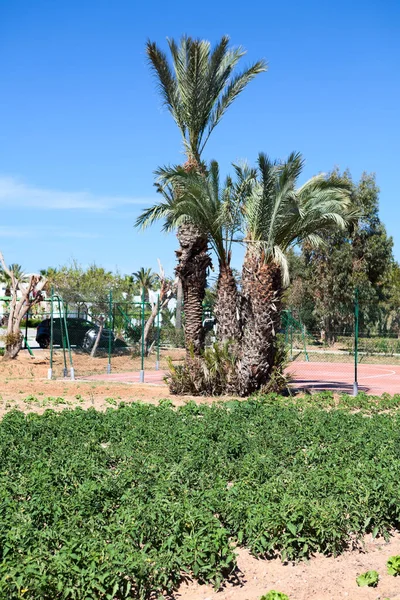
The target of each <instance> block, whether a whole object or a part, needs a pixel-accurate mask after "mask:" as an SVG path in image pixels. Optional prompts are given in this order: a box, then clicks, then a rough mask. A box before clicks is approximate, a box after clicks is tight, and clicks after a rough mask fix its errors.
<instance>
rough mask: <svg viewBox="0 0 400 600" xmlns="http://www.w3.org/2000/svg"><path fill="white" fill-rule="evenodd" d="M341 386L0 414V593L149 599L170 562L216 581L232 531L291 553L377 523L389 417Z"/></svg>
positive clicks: (391, 483) (387, 488)
mask: <svg viewBox="0 0 400 600" xmlns="http://www.w3.org/2000/svg"><path fill="white" fill-rule="evenodd" d="M349 398H350V397H345V398H344V400H343V401H342V403H341V405H340V406H341V408H340V409H339V410H338V409H336V410H330V411H326V410H325V409H324V410H322V409H321V408H318V406H317V405H318V404H320V405H321V407H323V408H325V406H331V405H334V404H335V400H334V398H333V396H332V395H329V394H328V395H327V394H325V395H323V394H322V395H320V396H318V397H317V398H316V399H312V400H308V399H306V400H304V401H301V402H300V405H299V406H297V405H296V404H295V403H294V402H293V401H291V400H287V399H279V398H278V399H277V398H276V397H273V396H270V397H267V398H264V399H262V400H256V399H254V400H248V401H243V402H239V401H234V402H229V403H227V404H225V405H223V406H222V405H221V406H218V405H215V406H211V407H210V406H205V405H204V406H197V405H196V404H194V403H189V404H187V405H186V406H184V407H181V408H178V409H172V408H170V407H169V402H164V403H162V404H161V406H159V407H155V406H151V405H145V404H133V405H131V406H120V407H119V408H118V409H117V410H114V409H109V410H108V411H107V412H106V413H102V412H96V411H95V410H94V409H90V410H88V411H83V410H81V409H75V410H73V411H71V410H66V411H64V412H62V413H55V412H53V411H50V410H48V411H46V412H45V413H44V414H43V415H41V416H39V415H36V414H29V415H26V416H25V415H23V414H22V413H20V412H11V413H9V414H7V415H6V416H5V417H4V419H3V420H2V422H1V423H0V516H1V518H0V598H10V599H21V600H22V599H25V600H37V599H39V598H40V599H41V600H55V599H65V600H66V599H71V600H72V599H76V600H88V599H92V600H99V599H109V600H111V599H122V598H150V596H151V594H152V593H156V594H157V593H158V594H159V593H161V592H163V591H171V590H172V589H173V588H174V587H175V586H177V585H178V584H179V582H180V581H181V580H182V578H183V576H184V573H191V574H193V576H194V577H195V578H197V579H198V580H199V581H208V582H213V583H214V584H215V585H216V586H218V585H219V584H220V582H221V581H222V579H223V578H224V577H226V576H227V575H228V574H229V573H230V572H231V571H232V568H233V566H234V564H235V551H234V546H235V543H239V544H241V545H245V546H247V547H249V548H250V549H251V551H252V552H253V553H254V554H256V555H260V556H266V557H269V556H274V555H276V554H279V555H280V556H281V557H282V558H283V559H289V560H291V559H296V558H301V557H306V556H308V555H310V553H314V552H322V553H323V554H338V553H340V552H341V551H342V550H343V549H344V548H346V547H347V545H349V544H350V545H352V544H354V543H355V541H356V540H357V539H358V538H360V537H361V536H363V535H364V534H365V533H366V532H373V534H374V535H377V534H383V535H387V534H388V532H389V531H390V530H391V529H392V528H393V527H399V525H400V486H399V481H400V415H399V414H397V413H396V412H392V413H385V414H381V413H380V412H373V411H372V408H373V406H375V407H376V411H378V410H379V409H380V407H379V406H377V405H376V402H375V400H374V399H371V400H365V397H361V399H360V402H359V404H360V405H361V406H363V405H365V406H366V408H367V410H368V414H369V418H365V412H364V411H363V410H361V411H360V412H358V413H357V414H353V413H352V412H351V409H352V408H353V407H354V406H355V404H356V403H357V400H354V399H349ZM382 402H383V404H382V407H383V406H386V408H387V407H389V408H393V407H394V406H398V405H399V404H400V396H396V397H394V398H392V399H390V398H389V397H385V398H384V399H383V401H382Z"/></svg>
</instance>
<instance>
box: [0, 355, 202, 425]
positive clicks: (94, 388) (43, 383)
mask: <svg viewBox="0 0 400 600" xmlns="http://www.w3.org/2000/svg"><path fill="white" fill-rule="evenodd" d="M35 355H36V357H35V358H30V357H29V355H28V354H27V353H25V352H21V353H20V355H19V356H18V357H17V359H15V360H13V361H6V360H4V359H3V358H0V418H1V416H3V415H4V413H5V412H8V411H9V410H12V409H15V408H17V409H19V410H23V411H34V412H38V413H42V412H43V411H44V410H46V408H53V409H55V410H63V409H64V408H66V407H71V408H73V407H74V406H81V407H82V408H88V407H91V406H94V407H95V408H97V409H98V410H104V409H106V408H109V407H110V406H115V405H117V404H118V403H119V402H121V401H124V402H133V401H135V400H142V401H145V402H150V403H153V404H158V402H159V400H161V399H163V398H170V399H171V400H172V401H173V403H174V404H175V405H176V406H178V405H181V404H184V403H185V402H187V401H188V400H189V399H190V397H188V396H184V397H180V396H171V395H170V394H169V390H168V387H167V386H166V385H151V384H150V385H149V384H145V385H143V384H139V383H121V382H114V381H90V380H89V381H85V380H82V379H80V377H82V378H83V379H84V378H85V377H86V376H87V375H89V374H90V375H93V374H96V373H98V374H104V373H106V367H107V358H106V357H99V358H94V359H93V358H90V357H89V356H87V355H86V354H78V355H74V368H75V373H76V377H77V380H76V381H71V380H70V379H68V378H67V379H63V378H62V369H63V359H62V354H61V353H56V354H55V356H54V365H53V370H54V373H55V376H56V377H59V379H56V380H50V381H49V380H48V379H47V372H48V368H49V364H50V355H49V352H48V351H47V350H43V351H36V352H35ZM182 356H183V351H182V350H168V351H163V352H162V354H161V357H160V358H161V360H160V368H161V369H167V366H168V365H167V357H170V358H171V359H172V360H173V362H174V363H179V362H180V360H181V358H182ZM112 368H113V372H117V371H118V372H122V371H133V370H138V369H140V359H139V358H132V357H130V356H120V357H114V358H113V362H112ZM154 368H155V358H154V356H152V357H150V358H149V359H146V361H145V370H146V371H147V372H148V373H151V372H154ZM195 399H196V400H197V401H201V402H210V403H211V402H213V399H211V398H208V399H207V398H195Z"/></svg>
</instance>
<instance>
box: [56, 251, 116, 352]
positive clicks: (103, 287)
mask: <svg viewBox="0 0 400 600" xmlns="http://www.w3.org/2000/svg"><path fill="white" fill-rule="evenodd" d="M51 283H52V284H53V285H54V288H55V290H56V292H57V293H58V294H59V295H60V296H61V297H62V299H63V301H64V303H66V304H67V305H68V306H69V308H70V309H71V307H76V308H77V309H78V312H80V311H82V310H85V311H88V312H89V314H90V317H91V318H92V320H93V321H94V322H95V323H96V324H97V326H98V330H97V336H96V340H95V343H94V345H93V347H92V350H91V356H95V354H96V352H97V348H98V345H99V342H100V339H101V335H102V332H103V329H104V323H105V320H106V318H107V315H108V312H109V294H110V290H112V291H113V295H114V299H115V300H118V299H119V300H122V299H123V295H122V294H123V290H124V289H125V281H124V278H123V277H121V276H120V275H118V274H117V275H115V274H114V273H112V272H111V271H107V270H105V269H104V268H103V267H99V266H97V265H96V264H92V265H90V266H89V267H88V268H87V269H84V268H83V267H82V266H81V265H80V264H79V263H78V262H76V261H73V262H72V263H71V264H69V265H65V266H62V267H60V268H59V269H58V270H57V271H56V272H54V273H53V275H52V279H51Z"/></svg>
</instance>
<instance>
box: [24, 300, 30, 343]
mask: <svg viewBox="0 0 400 600" xmlns="http://www.w3.org/2000/svg"><path fill="white" fill-rule="evenodd" d="M28 321H29V309H28V312H27V313H26V317H25V347H24V348H25V350H26V349H27V347H28V346H27V342H28Z"/></svg>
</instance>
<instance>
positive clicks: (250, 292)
mask: <svg viewBox="0 0 400 600" xmlns="http://www.w3.org/2000/svg"><path fill="white" fill-rule="evenodd" d="M281 296H282V279H281V270H280V268H279V266H277V265H276V264H274V263H265V262H264V260H263V257H262V256H260V255H259V253H257V252H255V251H252V250H248V251H247V253H246V257H245V261H244V265H243V277H242V306H241V316H242V324H243V333H242V340H241V351H240V360H239V364H238V370H239V381H240V383H239V393H240V395H241V396H248V395H249V394H251V393H252V392H255V391H256V390H259V389H260V388H261V387H262V386H263V385H265V384H266V383H267V382H268V379H269V375H270V372H271V369H272V367H273V365H274V359H275V352H276V345H275V336H276V333H277V331H278V328H279V317H280V311H281Z"/></svg>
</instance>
